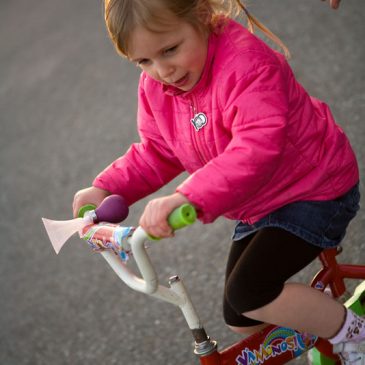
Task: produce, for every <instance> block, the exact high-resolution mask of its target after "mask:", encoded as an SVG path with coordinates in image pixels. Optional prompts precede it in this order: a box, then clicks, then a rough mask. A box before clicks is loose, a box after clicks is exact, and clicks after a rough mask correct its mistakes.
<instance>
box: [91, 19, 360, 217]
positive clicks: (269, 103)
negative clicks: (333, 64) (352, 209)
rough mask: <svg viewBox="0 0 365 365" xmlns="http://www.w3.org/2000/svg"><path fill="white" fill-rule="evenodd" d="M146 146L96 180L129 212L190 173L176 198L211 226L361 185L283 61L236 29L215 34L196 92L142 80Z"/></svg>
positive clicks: (327, 116)
mask: <svg viewBox="0 0 365 365" xmlns="http://www.w3.org/2000/svg"><path fill="white" fill-rule="evenodd" d="M138 96H139V107H138V131H139V134H140V138H141V142H140V143H135V144H133V145H132V146H131V147H130V148H129V150H128V151H127V152H126V154H125V155H124V156H122V157H120V158H119V159H117V160H116V161H114V162H113V163H112V164H111V165H110V166H109V167H107V168H106V169H105V170H104V171H103V172H102V173H100V174H99V175H98V177H97V178H96V179H95V181H94V183H93V185H94V186H97V187H100V188H103V189H106V190H108V191H110V192H112V193H117V194H121V195H123V196H124V197H125V198H126V199H127V201H128V203H129V204H132V203H133V202H135V201H137V200H139V199H141V198H143V197H145V196H147V195H149V194H151V193H152V192H154V191H156V190H158V189H159V188H160V187H162V186H163V185H165V184H166V183H168V182H169V181H170V180H172V179H173V178H174V177H176V176H177V175H178V174H180V173H181V172H183V171H187V172H188V173H190V176H189V178H187V179H186V180H185V181H184V182H183V183H182V184H181V185H180V186H179V187H178V188H177V189H176V190H177V191H178V192H181V193H182V194H184V195H185V196H186V197H187V198H188V199H189V200H190V201H191V202H192V203H193V204H194V205H196V207H197V208H198V209H199V217H200V218H201V220H202V221H203V222H204V223H208V222H212V221H213V220H214V219H216V218H217V217H218V216H221V215H224V216H225V217H227V218H230V219H237V220H243V221H247V222H251V223H253V222H255V221H257V220H258V219H260V218H261V217H263V216H265V215H267V214H268V213H270V212H272V211H274V210H276V209H278V208H279V207H281V206H283V205H285V204H288V203H290V202H294V201H298V200H327V199H333V198H336V197H338V196H340V195H342V194H343V193H345V192H346V191H348V190H349V189H350V188H351V187H352V186H353V185H354V184H355V183H356V182H357V181H358V179H359V174H358V167H357V162H356V158H355V155H354V153H353V151H352V149H351V146H350V143H349V141H348V139H347V138H346V136H345V134H344V133H343V131H342V130H341V128H340V127H339V126H338V125H336V124H335V121H334V119H333V116H332V114H331V112H330V110H329V108H328V107H327V105H326V104H324V103H323V102H321V101H319V100H317V99H315V98H312V97H310V96H309V95H308V94H307V92H306V91H305V90H304V89H303V87H302V86H301V85H300V84H299V83H298V82H297V81H296V80H295V77H294V75H293V73H292V70H291V69H290V66H289V65H288V63H287V62H286V60H285V59H284V57H283V56H282V55H280V54H278V53H276V52H274V51H273V50H271V49H270V48H269V47H268V46H267V45H266V44H265V43H264V42H262V41H261V40H259V39H258V38H257V37H255V36H254V35H252V34H251V33H250V32H248V31H247V30H246V29H245V28H244V27H242V26H241V25H239V24H238V23H236V22H234V21H229V22H228V24H227V25H226V27H225V28H224V31H223V32H222V33H219V34H212V35H211V36H210V39H209V46H208V56H207V61H206V65H205V69H204V71H203V74H202V77H201V79H200V81H199V82H198V84H197V85H196V86H195V87H194V88H193V89H192V90H191V91H189V92H182V91H179V90H178V89H174V88H171V87H166V86H163V85H162V84H160V83H159V82H157V81H155V80H153V79H151V78H150V77H149V76H148V75H147V74H145V73H142V74H141V78H140V83H139V94H138Z"/></svg>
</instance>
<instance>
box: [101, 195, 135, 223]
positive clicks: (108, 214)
mask: <svg viewBox="0 0 365 365" xmlns="http://www.w3.org/2000/svg"><path fill="white" fill-rule="evenodd" d="M128 213H129V209H128V205H127V203H126V201H125V200H124V198H123V197H122V196H120V195H115V194H114V195H109V196H107V197H106V198H105V199H104V200H103V201H102V203H101V204H100V205H99V206H98V207H97V208H96V209H95V214H96V218H97V220H96V222H95V223H98V222H109V223H119V222H122V221H124V219H126V218H127V217H128Z"/></svg>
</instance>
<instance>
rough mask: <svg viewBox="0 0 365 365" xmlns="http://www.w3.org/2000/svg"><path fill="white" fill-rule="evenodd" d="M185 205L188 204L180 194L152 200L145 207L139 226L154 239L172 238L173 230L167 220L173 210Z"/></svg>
mask: <svg viewBox="0 0 365 365" xmlns="http://www.w3.org/2000/svg"><path fill="white" fill-rule="evenodd" d="M185 203H190V202H189V200H188V199H187V198H186V197H185V196H184V195H182V194H180V193H174V194H172V195H168V196H165V197H162V198H157V199H153V200H151V201H150V202H149V203H148V204H147V205H146V207H145V210H144V212H143V214H142V216H141V218H140V220H139V225H140V226H141V227H142V228H143V229H144V230H145V231H146V232H147V233H149V234H150V235H152V236H154V237H159V238H164V237H172V236H173V230H172V228H171V227H170V226H169V224H168V222H167V218H168V216H169V215H170V213H171V212H172V211H173V210H174V209H175V208H177V207H179V206H180V205H182V204H185Z"/></svg>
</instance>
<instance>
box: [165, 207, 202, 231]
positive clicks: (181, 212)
mask: <svg viewBox="0 0 365 365" xmlns="http://www.w3.org/2000/svg"><path fill="white" fill-rule="evenodd" d="M195 220H196V211H195V208H194V207H193V206H192V205H191V204H183V205H182V206H180V207H179V208H176V209H175V210H174V211H173V212H172V213H171V214H170V215H169V217H168V222H169V225H170V227H171V228H172V229H173V230H176V229H180V228H183V227H186V226H188V225H190V224H193V223H194V222H195Z"/></svg>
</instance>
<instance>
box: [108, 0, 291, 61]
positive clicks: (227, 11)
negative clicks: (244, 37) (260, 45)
mask: <svg viewBox="0 0 365 365" xmlns="http://www.w3.org/2000/svg"><path fill="white" fill-rule="evenodd" d="M104 8H105V22H106V25H107V29H108V33H109V36H110V38H111V40H112V42H113V43H114V46H115V48H116V50H117V51H118V53H120V54H121V55H122V56H124V57H128V47H129V44H128V40H129V38H130V35H131V32H133V30H134V28H135V27H136V26H143V27H145V28H146V29H149V30H151V31H155V32H158V29H159V28H158V26H161V25H162V26H164V25H165V26H167V25H169V24H170V25H171V24H172V21H171V20H170V21H169V15H171V14H173V15H175V16H176V17H177V18H179V19H182V20H184V21H186V22H188V23H189V24H191V25H192V26H194V27H195V28H196V29H199V30H201V31H216V29H217V28H218V24H221V23H222V22H221V19H222V18H228V17H237V16H239V15H240V14H242V13H243V14H244V15H245V16H246V18H247V27H248V30H249V31H250V32H251V33H253V32H254V29H255V27H257V28H259V29H260V30H261V31H262V32H263V33H264V34H265V35H266V36H267V37H268V38H269V39H271V40H272V41H273V42H274V43H275V44H276V45H278V46H279V47H280V48H281V50H282V51H283V53H284V54H285V56H286V57H289V56H290V53H289V50H288V49H287V47H286V46H285V44H284V43H283V42H282V41H281V40H280V39H279V38H278V37H277V36H276V35H275V34H274V33H272V32H271V31H270V30H269V29H268V28H267V27H265V26H264V25H263V24H262V23H261V22H260V21H258V20H257V19H256V18H255V17H254V16H253V15H252V14H251V13H249V11H248V10H247V8H246V6H245V5H244V4H243V2H242V1H240V0H104Z"/></svg>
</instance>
